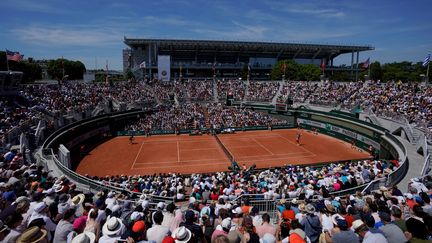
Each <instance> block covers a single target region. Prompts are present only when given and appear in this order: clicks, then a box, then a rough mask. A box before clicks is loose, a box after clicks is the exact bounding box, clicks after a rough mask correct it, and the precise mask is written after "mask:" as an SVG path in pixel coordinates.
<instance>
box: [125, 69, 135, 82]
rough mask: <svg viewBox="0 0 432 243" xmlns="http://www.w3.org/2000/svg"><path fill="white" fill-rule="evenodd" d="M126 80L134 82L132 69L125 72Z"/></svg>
mask: <svg viewBox="0 0 432 243" xmlns="http://www.w3.org/2000/svg"><path fill="white" fill-rule="evenodd" d="M124 78H125V79H126V80H134V75H133V72H132V70H131V69H130V68H128V69H127V70H126V71H125V73H124Z"/></svg>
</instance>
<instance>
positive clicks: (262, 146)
mask: <svg viewBox="0 0 432 243" xmlns="http://www.w3.org/2000/svg"><path fill="white" fill-rule="evenodd" d="M252 141H254V142H255V143H256V144H258V145H259V146H260V147H261V148H263V149H264V150H265V151H267V152H269V153H270V154H271V155H274V154H273V152H272V151H270V150H268V149H267V148H266V147H265V146H264V145H262V144H261V143H260V142H258V141H257V140H256V139H255V138H252Z"/></svg>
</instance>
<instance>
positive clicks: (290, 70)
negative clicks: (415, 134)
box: [271, 60, 426, 82]
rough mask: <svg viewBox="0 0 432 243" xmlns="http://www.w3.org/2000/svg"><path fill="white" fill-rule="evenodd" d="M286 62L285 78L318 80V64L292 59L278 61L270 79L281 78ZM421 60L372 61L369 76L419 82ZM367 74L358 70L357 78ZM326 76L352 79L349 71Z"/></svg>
mask: <svg viewBox="0 0 432 243" xmlns="http://www.w3.org/2000/svg"><path fill="white" fill-rule="evenodd" d="M283 62H285V63H286V72H285V74H286V75H285V79H287V80H319V79H320V78H319V77H320V75H321V70H320V68H319V67H318V66H316V65H313V64H307V65H300V64H297V63H295V62H294V61H292V60H289V61H288V60H281V61H278V62H277V63H276V64H275V65H274V67H273V69H272V71H271V78H272V80H280V79H282V68H281V66H282V63H283ZM421 64H422V63H421V62H418V63H411V62H407V61H404V62H395V63H386V64H384V65H381V63H380V62H373V63H371V64H370V65H369V68H370V78H371V79H372V80H381V81H382V82H387V81H391V80H394V81H399V80H401V81H403V82H407V81H414V82H420V81H421V78H422V77H421V76H420V75H422V74H423V75H424V74H426V68H425V67H423V66H422V65H421ZM353 73H354V75H355V71H354V72H353ZM368 74H369V70H362V71H359V74H358V77H359V80H364V78H365V75H368ZM326 77H329V78H330V80H334V81H352V80H353V77H352V76H351V71H326Z"/></svg>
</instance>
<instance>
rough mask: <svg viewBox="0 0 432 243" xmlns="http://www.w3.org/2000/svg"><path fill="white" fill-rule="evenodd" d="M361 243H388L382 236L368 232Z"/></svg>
mask: <svg viewBox="0 0 432 243" xmlns="http://www.w3.org/2000/svg"><path fill="white" fill-rule="evenodd" d="M363 243H388V241H387V239H386V238H385V237H384V236H383V235H382V234H379V233H376V234H373V233H371V232H370V231H368V232H367V233H366V235H365V236H364V238H363Z"/></svg>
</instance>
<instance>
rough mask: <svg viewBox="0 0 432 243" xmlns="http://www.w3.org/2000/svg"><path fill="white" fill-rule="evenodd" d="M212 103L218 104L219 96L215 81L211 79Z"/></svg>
mask: <svg viewBox="0 0 432 243" xmlns="http://www.w3.org/2000/svg"><path fill="white" fill-rule="evenodd" d="M213 101H214V102H218V101H219V94H218V89H217V81H216V79H213Z"/></svg>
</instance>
